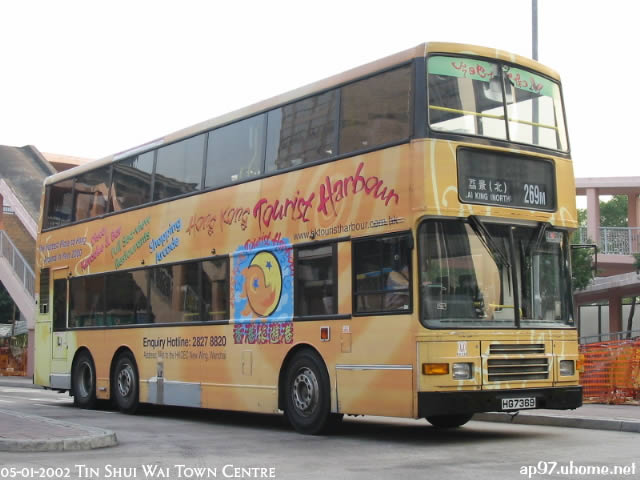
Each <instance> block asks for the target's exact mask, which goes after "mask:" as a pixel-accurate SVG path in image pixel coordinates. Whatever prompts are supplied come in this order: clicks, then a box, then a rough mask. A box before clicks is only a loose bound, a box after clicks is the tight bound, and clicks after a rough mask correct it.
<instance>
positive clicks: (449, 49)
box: [44, 42, 560, 185]
mask: <svg viewBox="0 0 640 480" xmlns="http://www.w3.org/2000/svg"><path fill="white" fill-rule="evenodd" d="M432 53H453V54H459V55H469V56H480V57H488V58H495V59H498V60H503V61H506V62H511V63H516V64H519V65H523V66H525V67H528V68H530V69H532V70H536V71H538V72H540V73H543V74H545V75H547V76H548V77H551V78H553V79H555V80H557V81H560V76H559V75H558V74H557V73H556V72H555V71H554V70H553V69H551V68H549V67H547V66H545V65H543V64H541V63H538V62H536V61H534V60H531V59H529V58H526V57H522V56H520V55H516V54H513V53H509V52H506V51H503V50H498V49H493V48H487V47H480V46H475V45H467V44H461V43H446V42H430V43H422V44H420V45H417V46H416V47H413V48H409V49H407V50H404V51H402V52H398V53H396V54H393V55H389V56H387V57H384V58H381V59H379V60H375V61H373V62H370V63H367V64H365V65H361V66H359V67H355V68H352V69H350V70H347V71H345V72H342V73H339V74H337V75H333V76H331V77H328V78H325V79H323V80H319V81H317V82H314V83H310V84H308V85H305V86H303V87H300V88H296V89H295V90H291V91H289V92H286V93H283V94H280V95H277V96H275V97H271V98H269V99H267V100H263V101H261V102H258V103H254V104H253V105H249V106H247V107H244V108H240V109H238V110H235V111H233V112H230V113H226V114H224V115H221V116H218V117H215V118H212V119H210V120H206V121H204V122H200V123H197V124H195V125H192V126H190V127H187V128H183V129H181V130H178V131H177V132H173V133H169V134H167V135H165V136H163V137H161V138H158V139H156V140H152V141H150V142H147V143H144V144H142V145H139V146H137V147H134V148H130V149H128V150H125V151H123V152H119V153H116V154H113V155H109V156H107V157H104V158H101V159H98V160H95V161H92V162H87V163H85V164H83V165H80V166H78V167H74V168H71V169H69V170H65V171H64V172H60V173H57V174H55V175H52V176H50V177H48V178H47V179H45V182H44V183H45V185H49V184H51V183H55V182H58V181H61V180H65V179H67V178H71V177H74V176H76V175H78V174H80V173H83V172H86V171H90V170H93V169H95V168H99V167H101V166H105V165H109V164H110V163H113V162H115V161H118V160H122V159H125V158H128V157H131V156H134V155H136V154H139V153H143V152H146V151H148V150H151V149H154V148H158V147H161V146H163V145H168V144H171V143H174V142H176V141H178V140H181V139H184V138H188V137H192V136H195V135H198V134H200V133H203V132H206V131H209V130H212V129H214V128H216V127H220V126H223V125H226V124H228V123H232V122H234V121H238V120H241V119H243V118H247V117H250V116H252V115H256V114H259V113H262V112H266V111H268V110H271V109H273V108H276V107H278V106H281V105H286V104H287V103H291V102H293V101H296V100H299V99H302V98H304V97H307V96H309V95H312V94H314V93H317V92H320V91H323V90H330V89H331V88H335V87H338V86H341V85H344V84H346V83H349V82H352V81H354V80H357V79H359V78H362V77H366V76H368V75H373V74H374V73H377V72H380V71H383V70H387V69H389V68H392V67H394V66H396V65H402V64H404V63H408V62H410V61H412V60H413V59H414V58H420V57H426V56H427V55H429V54H432Z"/></svg>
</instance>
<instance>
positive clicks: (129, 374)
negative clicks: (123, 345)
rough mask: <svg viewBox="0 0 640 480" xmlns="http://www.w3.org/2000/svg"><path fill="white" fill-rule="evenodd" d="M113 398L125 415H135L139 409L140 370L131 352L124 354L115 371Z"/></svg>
mask: <svg viewBox="0 0 640 480" xmlns="http://www.w3.org/2000/svg"><path fill="white" fill-rule="evenodd" d="M112 385H113V398H114V400H115V403H116V406H117V407H118V409H119V410H120V411H121V412H123V413H135V411H136V410H137V409H138V405H139V399H138V368H137V367H136V362H135V360H134V359H133V355H132V354H131V353H129V352H126V353H122V354H120V355H119V356H118V359H117V360H116V366H115V368H114V370H113V382H112Z"/></svg>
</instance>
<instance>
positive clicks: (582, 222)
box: [578, 208, 587, 227]
mask: <svg viewBox="0 0 640 480" xmlns="http://www.w3.org/2000/svg"><path fill="white" fill-rule="evenodd" d="M578 225H579V226H580V227H586V226H587V209H586V208H579V209H578Z"/></svg>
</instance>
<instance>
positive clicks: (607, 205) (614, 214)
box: [600, 195, 629, 227]
mask: <svg viewBox="0 0 640 480" xmlns="http://www.w3.org/2000/svg"><path fill="white" fill-rule="evenodd" d="M627 207H628V200H627V196H626V195H614V196H613V197H612V198H611V200H609V201H608V202H603V201H600V225H601V226H603V227H627V226H628V225H629V224H628V217H627V215H628V214H627Z"/></svg>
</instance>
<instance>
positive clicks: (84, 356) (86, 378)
mask: <svg viewBox="0 0 640 480" xmlns="http://www.w3.org/2000/svg"><path fill="white" fill-rule="evenodd" d="M71 371H72V382H73V385H72V386H73V404H74V405H75V406H76V407H80V408H87V409H91V408H95V406H96V369H95V365H94V363H93V358H91V354H90V353H89V352H87V351H83V352H80V353H79V354H78V356H77V357H76V359H75V361H74V362H73V368H72V369H71Z"/></svg>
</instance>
